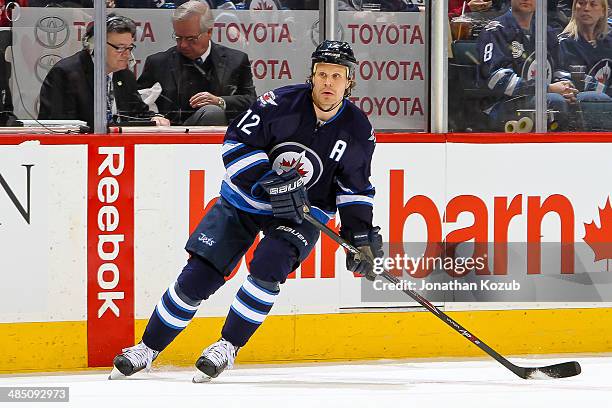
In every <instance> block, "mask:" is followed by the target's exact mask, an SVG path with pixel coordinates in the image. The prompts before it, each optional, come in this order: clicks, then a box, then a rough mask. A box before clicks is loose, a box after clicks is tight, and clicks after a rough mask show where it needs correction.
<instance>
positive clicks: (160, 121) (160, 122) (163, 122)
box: [151, 116, 170, 126]
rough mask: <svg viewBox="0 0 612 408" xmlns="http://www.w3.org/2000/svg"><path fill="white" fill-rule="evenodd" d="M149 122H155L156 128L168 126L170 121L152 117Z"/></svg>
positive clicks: (161, 117) (160, 117)
mask: <svg viewBox="0 0 612 408" xmlns="http://www.w3.org/2000/svg"><path fill="white" fill-rule="evenodd" d="M151 120H152V121H153V122H155V125H156V126H170V121H169V120H168V119H166V118H164V117H163V116H153V117H151Z"/></svg>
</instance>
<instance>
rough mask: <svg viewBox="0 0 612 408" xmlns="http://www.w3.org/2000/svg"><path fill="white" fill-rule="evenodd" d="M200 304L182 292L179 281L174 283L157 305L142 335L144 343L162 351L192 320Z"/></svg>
mask: <svg viewBox="0 0 612 408" xmlns="http://www.w3.org/2000/svg"><path fill="white" fill-rule="evenodd" d="M199 305H200V302H199V301H194V300H191V299H189V298H188V297H187V296H186V295H185V294H183V293H182V291H181V288H180V286H179V285H178V283H176V282H175V283H174V284H172V285H171V286H170V287H169V288H168V290H166V292H164V294H163V296H162V297H161V299H160V300H159V302H158V303H157V306H155V310H154V311H153V314H152V315H151V318H150V319H149V323H148V324H147V328H146V329H145V332H144V334H143V335H142V341H143V343H144V344H146V345H147V346H149V347H150V348H152V349H153V350H157V351H162V350H163V349H165V348H166V347H167V346H168V344H170V343H171V342H172V340H174V338H175V337H176V336H178V335H179V333H180V332H182V331H183V329H184V328H185V327H187V325H188V324H189V322H190V321H191V318H192V317H193V316H194V315H195V313H196V311H197V310H198V306H199Z"/></svg>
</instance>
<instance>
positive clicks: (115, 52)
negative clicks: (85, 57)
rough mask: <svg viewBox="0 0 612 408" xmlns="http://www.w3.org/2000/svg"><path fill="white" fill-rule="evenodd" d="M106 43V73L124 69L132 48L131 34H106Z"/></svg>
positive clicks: (132, 39)
mask: <svg viewBox="0 0 612 408" xmlns="http://www.w3.org/2000/svg"><path fill="white" fill-rule="evenodd" d="M106 43H107V44H106V71H107V72H108V73H110V72H117V71H120V70H122V69H126V68H127V67H128V62H129V60H130V57H131V54H130V50H131V49H132V47H133V46H134V38H132V34H131V33H121V34H119V33H112V32H111V33H108V34H107V35H106ZM109 44H112V45H109Z"/></svg>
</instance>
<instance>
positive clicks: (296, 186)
mask: <svg viewBox="0 0 612 408" xmlns="http://www.w3.org/2000/svg"><path fill="white" fill-rule="evenodd" d="M258 184H259V186H261V188H263V190H264V191H265V192H266V193H268V194H269V195H270V203H271V204H272V213H273V214H274V216H275V217H276V218H283V219H286V220H290V221H293V222H296V223H298V224H301V223H302V221H303V220H304V205H305V204H308V199H307V197H306V189H305V188H304V180H303V179H302V176H300V173H298V171H297V170H296V169H291V170H289V171H288V172H286V173H283V174H276V173H273V174H270V175H269V176H266V177H264V178H263V179H261V180H260V181H259V182H258Z"/></svg>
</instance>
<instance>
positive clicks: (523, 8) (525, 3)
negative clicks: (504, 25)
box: [511, 0, 536, 13]
mask: <svg viewBox="0 0 612 408" xmlns="http://www.w3.org/2000/svg"><path fill="white" fill-rule="evenodd" d="M511 5H512V12H513V13H516V12H518V13H533V12H535V6H536V3H535V0H512V1H511Z"/></svg>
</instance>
